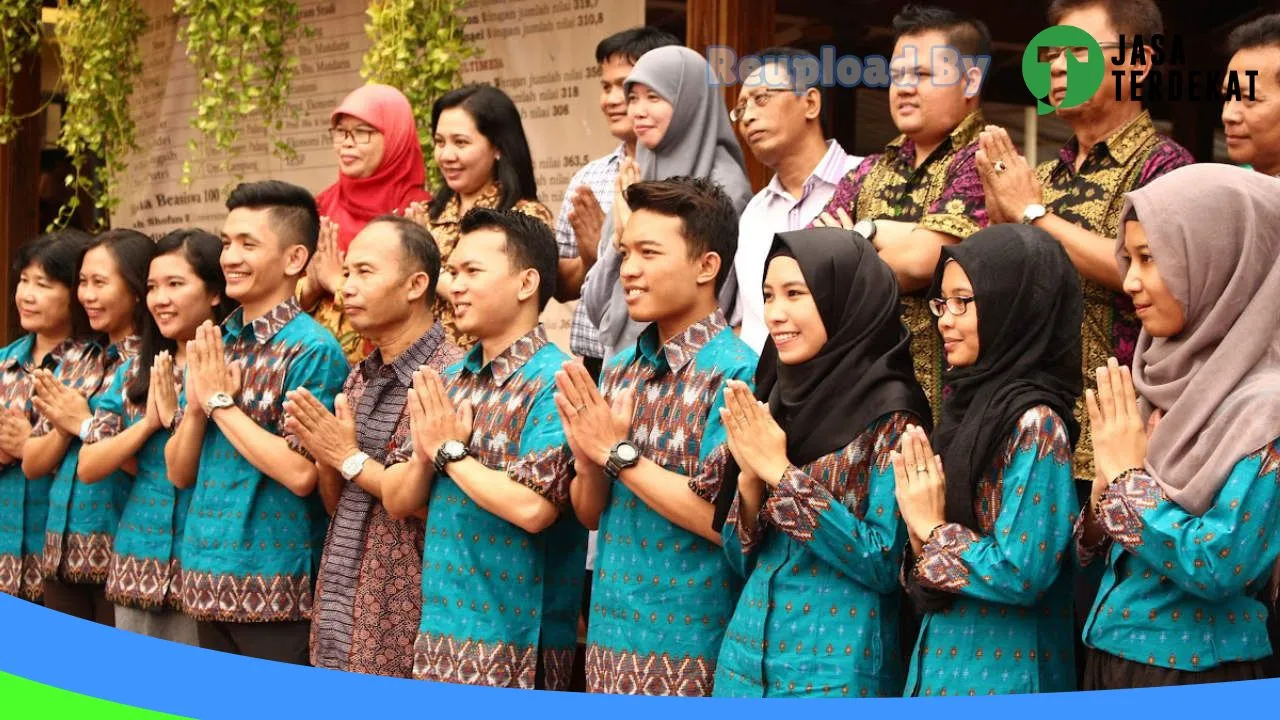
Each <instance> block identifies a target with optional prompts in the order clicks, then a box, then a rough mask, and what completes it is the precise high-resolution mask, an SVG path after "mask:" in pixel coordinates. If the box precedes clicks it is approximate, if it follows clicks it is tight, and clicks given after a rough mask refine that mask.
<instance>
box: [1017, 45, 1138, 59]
mask: <svg viewBox="0 0 1280 720" xmlns="http://www.w3.org/2000/svg"><path fill="white" fill-rule="evenodd" d="M1098 47H1099V48H1101V49H1103V50H1114V49H1115V48H1118V47H1120V43H1118V42H1104V43H1098ZM1064 52H1070V53H1071V55H1072V57H1074V58H1075V59H1076V60H1079V61H1080V62H1089V48H1088V47H1086V46H1084V45H1072V46H1066V47H1063V46H1058V45H1041V46H1040V47H1038V48H1036V60H1038V61H1040V62H1042V63H1052V62H1054V61H1055V60H1057V59H1058V58H1060V57H1062V54H1063V53H1064Z"/></svg>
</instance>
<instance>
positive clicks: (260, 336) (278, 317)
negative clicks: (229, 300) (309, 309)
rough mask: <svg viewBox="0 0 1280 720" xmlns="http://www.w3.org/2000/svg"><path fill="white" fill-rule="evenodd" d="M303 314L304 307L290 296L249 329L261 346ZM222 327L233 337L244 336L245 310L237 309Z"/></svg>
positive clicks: (250, 324) (253, 322)
mask: <svg viewBox="0 0 1280 720" xmlns="http://www.w3.org/2000/svg"><path fill="white" fill-rule="evenodd" d="M301 312H302V307H301V306H299V305H298V300H297V299H296V298H295V297H294V296H293V295H290V296H289V299H288V300H285V301H284V302H282V303H280V304H279V305H277V306H275V307H274V308H271V310H270V311H269V312H268V313H267V314H266V315H263V316H262V317H260V318H257V319H256V320H253V321H251V322H250V323H249V325H248V326H247V328H248V329H249V330H251V331H252V333H253V338H254V340H256V341H257V342H258V343H260V344H261V343H266V342H268V341H269V340H271V338H273V337H275V336H276V333H278V332H280V330H281V329H282V328H283V327H284V326H285V325H288V324H289V321H290V320H293V319H294V318H295V317H297V316H298V314H299V313H301ZM222 326H223V328H224V329H225V330H227V331H228V332H230V333H231V334H232V335H242V334H244V331H245V329H246V326H245V324H244V308H243V307H240V308H236V311H235V312H233V313H231V315H230V316H228V317H227V319H226V320H224V321H223V323H222Z"/></svg>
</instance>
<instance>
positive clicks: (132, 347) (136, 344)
mask: <svg viewBox="0 0 1280 720" xmlns="http://www.w3.org/2000/svg"><path fill="white" fill-rule="evenodd" d="M141 347H142V338H141V337H140V336H138V335H130V336H128V337H126V338H125V339H123V340H121V341H120V342H118V343H112V344H110V345H108V346H107V352H106V357H107V359H108V360H114V359H117V358H123V359H125V360H128V359H129V358H131V357H133V356H135V355H137V354H138V350H139V349H140V348H141Z"/></svg>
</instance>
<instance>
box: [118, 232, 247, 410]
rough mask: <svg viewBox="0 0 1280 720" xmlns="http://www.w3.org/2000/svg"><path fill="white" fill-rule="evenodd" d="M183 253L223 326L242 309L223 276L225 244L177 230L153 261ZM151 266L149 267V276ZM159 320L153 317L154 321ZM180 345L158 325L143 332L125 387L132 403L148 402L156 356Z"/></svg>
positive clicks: (159, 244) (158, 244)
mask: <svg viewBox="0 0 1280 720" xmlns="http://www.w3.org/2000/svg"><path fill="white" fill-rule="evenodd" d="M173 254H181V255H182V258H183V259H184V260H186V261H187V264H188V265H190V266H191V269H192V270H193V271H194V272H195V274H196V277H198V278H200V282H202V283H204V287H205V289H206V290H208V291H209V293H210V294H211V295H214V296H216V297H217V298H218V304H217V305H214V306H213V320H214V322H216V323H221V322H222V321H223V320H225V319H226V317H227V316H228V315H230V314H231V313H232V311H234V310H235V309H236V307H238V306H239V303H237V302H236V301H235V300H232V299H231V298H229V297H227V279H226V277H224V276H223V274H222V264H221V263H220V262H219V261H218V258H219V256H221V255H222V241H221V240H220V239H218V237H217V236H216V235H214V234H212V233H208V232H205V231H204V230H196V229H194V228H184V229H181V230H174V231H173V232H171V233H169V234H168V235H165V236H164V237H162V238H160V240H159V241H158V242H156V251H155V255H153V256H152V258H151V260H152V262H154V261H155V259H156V258H158V257H163V256H165V255H173ZM149 273H150V267H148V274H149ZM154 319H155V318H152V320H154ZM177 349H178V344H177V343H176V342H174V341H173V340H170V339H169V338H167V337H165V336H164V335H163V334H162V333H161V332H160V328H159V327H157V326H156V324H155V322H152V323H150V324H148V325H147V326H146V327H145V328H144V329H143V331H142V342H141V344H140V347H139V349H138V358H137V359H136V360H134V364H135V369H134V374H133V378H132V379H130V380H129V384H128V385H127V386H126V387H125V393H126V396H127V397H128V399H129V402H130V403H132V404H134V405H141V404H142V403H143V402H144V401H146V399H147V391H148V390H149V389H150V387H151V365H152V364H153V363H154V362H155V359H156V355H159V354H160V352H161V351H162V350H168V351H169V353H170V354H173V353H176V352H177Z"/></svg>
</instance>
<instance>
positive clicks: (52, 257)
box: [13, 228, 93, 337]
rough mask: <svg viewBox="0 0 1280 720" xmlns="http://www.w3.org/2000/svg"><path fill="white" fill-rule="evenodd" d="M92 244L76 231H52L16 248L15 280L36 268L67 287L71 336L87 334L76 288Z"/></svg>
mask: <svg viewBox="0 0 1280 720" xmlns="http://www.w3.org/2000/svg"><path fill="white" fill-rule="evenodd" d="M91 242H93V236H91V235H89V233H86V232H83V231H81V230H77V229H75V228H63V229H61V230H54V231H53V232H48V233H45V234H44V235H41V236H39V237H37V238H35V239H34V240H30V241H28V242H26V243H24V244H23V245H22V247H21V248H19V249H18V257H17V260H16V261H15V262H14V264H13V274H14V276H15V277H17V276H20V275H22V271H23V270H26V269H27V268H29V267H31V266H32V265H35V266H36V267H38V268H40V269H41V270H43V271H44V274H45V275H48V276H49V279H50V280H53V281H54V282H56V283H58V284H59V285H63V286H65V287H66V288H67V290H68V291H69V292H70V293H71V335H72V337H84V336H86V335H88V334H89V317H88V316H87V315H85V312H84V308H83V307H81V306H80V303H79V302H78V301H77V300H76V288H77V287H79V285H80V277H79V276H80V260H81V259H82V258H84V253H85V251H86V250H88V249H89V243H91Z"/></svg>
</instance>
